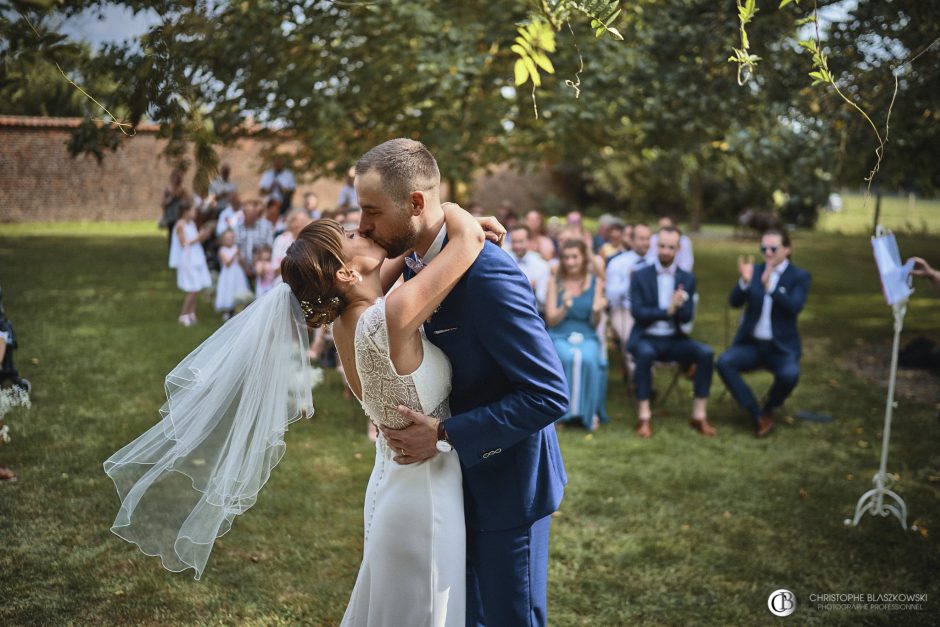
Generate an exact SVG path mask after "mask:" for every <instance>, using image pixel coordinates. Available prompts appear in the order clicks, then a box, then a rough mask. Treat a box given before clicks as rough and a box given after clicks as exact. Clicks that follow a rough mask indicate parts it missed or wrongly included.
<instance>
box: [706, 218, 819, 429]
mask: <svg viewBox="0 0 940 627" xmlns="http://www.w3.org/2000/svg"><path fill="white" fill-rule="evenodd" d="M760 250H761V254H763V256H764V263H760V264H757V265H754V257H753V256H751V255H748V258H747V260H745V259H744V257H738V271H739V272H740V273H741V278H740V279H739V280H738V283H737V285H735V287H734V289H733V290H732V291H731V297H730V298H729V301H730V303H731V306H732V307H735V308H737V307H741V306H746V309H745V311H744V317H743V319H742V321H741V326H740V327H739V328H738V333H737V335H736V336H735V338H734V342H733V343H732V345H731V346H730V347H729V348H728V350H726V351H725V352H724V353H723V354H722V355H721V357H719V358H718V362H717V363H716V364H715V366H716V368H717V369H718V374H719V375H720V376H721V379H722V381H724V382H725V385H726V386H727V387H728V390H729V391H730V392H731V394H732V396H734V399H735V400H736V401H737V402H738V404H739V405H740V406H741V407H742V408H743V409H745V410H746V411H747V412H748V413H749V414H750V415H751V417H752V418H753V419H754V425H755V429H756V432H757V437H759V438H763V437H765V436H766V435H767V434H768V433H770V432H771V431H772V430H773V428H774V420H773V411H774V409H776V408H778V407H780V406H781V405H783V402H784V401H785V400H786V399H787V397H788V396H789V395H790V393H791V392H792V391H793V388H795V387H796V383H797V381H798V380H799V378H800V356H801V354H802V347H801V344H800V333H799V331H798V330H797V325H796V318H797V316H798V315H799V313H800V311H802V310H803V305H804V304H805V303H806V295H807V293H808V292H809V285H810V274H809V272H807V271H806V270H803V269H802V268H798V267H796V266H795V265H794V264H793V263H791V262H790V236H789V234H787V232H786V231H782V230H776V229H771V230H768V231H765V232H764V235H763V236H762V237H761V240H760ZM758 369H765V370H769V371H771V372H772V373H773V375H774V382H773V385H772V386H771V387H770V391H769V392H768V393H767V400H766V402H765V403H764V406H763V407H760V406H759V405H758V403H757V398H755V396H754V392H752V391H751V388H750V387H748V385H747V383H745V382H744V379H743V378H742V377H741V373H743V372H749V371H751V370H758Z"/></svg>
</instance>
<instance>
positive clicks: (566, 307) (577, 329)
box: [545, 239, 607, 431]
mask: <svg viewBox="0 0 940 627" xmlns="http://www.w3.org/2000/svg"><path fill="white" fill-rule="evenodd" d="M589 268H590V254H589V252H588V248H587V246H586V245H585V243H584V241H583V240H580V239H569V240H566V241H564V242H563V243H562V245H561V260H560V263H559V265H558V266H557V267H556V268H553V270H552V278H551V279H550V280H549V282H548V291H547V295H546V302H545V320H546V323H547V326H548V334H549V336H550V337H551V338H552V342H553V343H554V344H555V350H556V352H557V353H558V357H559V358H560V359H561V364H562V366H563V367H564V370H565V378H566V379H567V380H568V395H569V399H570V405H569V407H568V413H566V414H565V415H564V416H562V417H561V418H559V422H572V421H577V422H580V423H581V424H582V425H584V427H586V428H587V429H588V430H590V431H593V430H595V429H597V427H598V425H599V424H600V423H601V422H607V410H606V402H607V361H606V357H605V355H604V352H603V350H602V347H601V343H600V339H599V338H598V336H597V333H596V332H595V330H594V329H595V326H596V325H597V322H598V320H599V319H600V316H601V313H602V312H603V311H604V308H605V307H607V301H606V300H605V299H604V283H603V281H602V280H601V279H599V278H597V277H596V276H594V275H593V274H592V273H591V272H590V271H589Z"/></svg>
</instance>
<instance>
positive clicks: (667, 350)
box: [627, 227, 718, 438]
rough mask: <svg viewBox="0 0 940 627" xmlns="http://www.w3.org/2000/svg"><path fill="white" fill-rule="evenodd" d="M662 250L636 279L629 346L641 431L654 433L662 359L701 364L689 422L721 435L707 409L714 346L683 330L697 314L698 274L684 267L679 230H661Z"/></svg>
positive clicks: (708, 433)
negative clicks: (656, 371)
mask: <svg viewBox="0 0 940 627" xmlns="http://www.w3.org/2000/svg"><path fill="white" fill-rule="evenodd" d="M658 235H659V238H658V239H659V242H658V246H659V250H658V256H657V259H656V262H655V264H653V265H648V266H646V267H644V268H641V269H640V270H637V271H636V272H634V273H633V277H632V278H631V280H630V309H631V312H632V313H633V318H634V320H635V324H634V325H633V330H632V331H631V333H630V341H629V342H627V348H628V349H629V351H630V352H631V353H632V354H633V358H634V359H635V360H636V371H635V378H634V381H635V382H636V399H637V404H638V407H637V418H638V419H639V422H638V424H637V427H636V433H637V435H638V436H639V437H641V438H648V437H650V436H652V435H653V430H652V428H651V426H650V420H651V418H652V411H651V409H650V396H651V395H652V391H653V372H652V371H653V364H654V363H656V362H657V361H664V362H678V363H681V364H695V375H694V387H695V392H694V398H693V399H692V419H691V420H689V425H690V426H691V427H692V428H693V429H695V430H696V431H698V432H699V433H700V434H702V435H704V436H714V435H717V433H718V432H717V431H716V430H715V428H714V427H712V426H711V424H709V422H708V418H707V415H706V408H707V404H708V395H709V391H710V388H711V380H712V369H713V364H712V359H713V357H714V353H713V351H712V349H711V347H710V346H708V345H707V344H703V343H702V342H696V341H695V340H693V339H692V338H690V337H689V336H688V335H686V333H685V331H683V325H687V324H688V323H689V322H691V321H692V317H693V316H694V314H695V304H694V303H695V276H694V275H693V274H692V273H691V272H686V271H685V270H683V269H682V268H679V267H678V264H677V263H676V257H677V253H678V251H679V236H680V235H681V234H680V233H679V231H678V230H676V229H674V228H672V227H663V228H661V229H659V233H658Z"/></svg>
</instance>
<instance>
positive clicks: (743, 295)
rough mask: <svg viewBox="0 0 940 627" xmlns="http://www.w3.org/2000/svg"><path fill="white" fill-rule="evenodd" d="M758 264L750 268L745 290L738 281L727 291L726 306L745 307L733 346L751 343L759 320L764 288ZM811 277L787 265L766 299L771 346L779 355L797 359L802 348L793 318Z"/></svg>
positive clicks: (805, 272)
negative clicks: (768, 305)
mask: <svg viewBox="0 0 940 627" xmlns="http://www.w3.org/2000/svg"><path fill="white" fill-rule="evenodd" d="M766 265H767V264H764V263H761V264H757V265H755V266H754V275H753V277H754V278H753V279H752V280H751V282H750V283H749V284H748V286H747V288H746V289H742V288H741V283H740V281H739V282H738V283H735V286H734V289H733V290H731V296H729V297H728V302H729V304H730V305H731V306H732V307H735V308H737V307H741V306H743V305H747V309H745V310H744V317H743V319H742V320H741V325H740V326H739V327H738V333H737V335H735V337H734V343H735V344H741V343H745V342H753V341H754V328H755V327H756V326H757V321H758V320H760V314H761V311H762V310H763V308H764V294H765V292H764V284H763V283H761V281H760V277H761V276H762V275H763V274H764V267H765V266H766ZM810 281H811V277H810V274H809V272H807V271H806V270H803V269H802V268H798V267H797V266H795V265H793V263H792V262H791V263H790V264H789V265H788V266H787V269H786V270H784V271H783V274H781V275H780V279H779V280H778V281H777V287H776V288H774V291H773V292H771V294H770V298H771V301H772V302H773V308H772V309H771V310H770V328H771V332H772V333H773V342H774V345H775V346H776V347H777V348H779V349H780V350H782V351H785V352H790V353H795V354H796V355H801V354H802V351H803V348H802V345H801V344H800V332H799V330H798V329H797V327H796V317H797V315H798V314H799V313H800V311H802V310H803V305H804V304H806V296H807V294H808V293H809V284H810Z"/></svg>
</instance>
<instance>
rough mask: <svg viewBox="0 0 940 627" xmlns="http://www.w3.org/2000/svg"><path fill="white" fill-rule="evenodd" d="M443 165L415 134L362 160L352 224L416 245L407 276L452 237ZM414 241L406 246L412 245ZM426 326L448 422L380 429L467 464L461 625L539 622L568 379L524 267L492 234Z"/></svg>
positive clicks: (561, 476)
mask: <svg viewBox="0 0 940 627" xmlns="http://www.w3.org/2000/svg"><path fill="white" fill-rule="evenodd" d="M439 186H440V172H439V171H438V168H437V163H436V162H435V161H434V157H433V156H431V153H430V152H428V150H427V148H425V146H424V145H423V144H421V143H419V142H416V141H412V140H408V139H396V140H391V141H388V142H385V143H384V144H381V145H379V146H377V147H375V148H373V149H372V150H370V151H369V152H368V153H366V155H364V156H363V157H362V159H360V160H359V163H358V164H357V166H356V191H357V193H358V198H359V203H360V206H361V207H362V220H361V222H360V225H359V232H360V233H361V234H362V235H364V236H366V237H369V238H371V239H372V240H373V241H375V242H376V243H378V244H379V245H380V246H382V247H383V248H385V249H386V250H387V251H388V253H389V256H390V257H396V256H399V255H401V254H403V253H411V257H410V259H409V270H407V271H406V272H405V278H406V280H407V279H409V278H410V277H411V276H413V275H414V273H415V272H419V271H420V270H421V268H422V267H423V264H424V263H428V262H430V259H431V258H432V257H434V256H435V255H437V254H438V253H439V252H440V250H441V248H442V247H443V246H444V245H446V243H447V233H446V228H445V225H444V213H443V210H442V209H441V204H440V195H439ZM412 251H413V252H412ZM424 328H425V333H426V335H427V337H428V338H429V339H430V341H431V342H433V343H434V344H436V345H437V346H439V347H440V348H441V349H442V350H443V351H444V353H445V354H446V355H447V356H448V358H449V359H450V361H451V364H452V366H453V387H452V390H451V395H450V408H451V412H452V414H453V415H452V417H451V418H449V419H448V420H447V421H446V423H440V425H441V427H442V428H438V424H437V422H436V421H434V420H433V419H431V418H429V417H427V416H424V415H423V414H418V413H416V412H411V411H407V410H405V411H402V414H403V415H405V416H407V417H408V418H410V419H411V420H412V422H413V424H412V425H411V426H409V427H407V428H405V429H401V430H397V431H392V430H386V429H383V434H384V435H385V437H386V439H387V441H388V443H389V445H390V446H392V447H393V448H395V449H399V450H401V451H403V454H402V455H401V456H400V457H397V458H396V461H397V462H399V463H414V462H420V461H423V460H425V459H430V458H431V457H433V456H434V455H436V454H437V452H438V450H446V449H448V448H449V447H451V446H452V447H453V448H454V449H455V450H456V451H457V454H458V456H459V457H460V462H461V469H462V470H463V482H464V501H465V512H466V524H467V624H468V625H487V624H488V625H545V624H546V605H547V599H546V587H547V581H548V539H549V526H550V521H551V515H552V513H553V512H554V511H555V510H556V509H557V508H558V505H559V504H560V503H561V498H562V495H563V493H564V486H565V484H566V483H567V476H566V474H565V469H564V464H563V462H562V458H561V452H560V450H559V446H558V439H557V437H556V435H555V427H554V422H555V421H556V420H557V419H558V418H560V417H561V416H562V415H563V414H564V413H565V412H566V411H567V408H568V384H567V382H566V380H565V374H564V370H563V369H562V366H561V362H560V361H559V359H558V355H557V353H556V352H555V347H554V345H553V344H552V341H551V339H550V338H549V337H548V333H547V332H546V330H545V324H544V323H543V322H542V319H541V318H540V317H539V315H538V312H537V311H536V308H535V298H534V296H533V293H532V288H531V286H530V284H529V281H528V279H527V278H526V276H525V274H523V273H522V271H521V270H520V269H519V268H518V266H517V265H516V264H515V262H514V261H513V260H512V258H511V257H510V256H509V255H507V254H506V253H505V251H503V250H501V249H500V248H499V247H498V246H496V245H495V244H493V243H492V242H487V243H486V245H485V246H484V248H483V251H482V252H481V253H480V255H479V257H478V258H477V260H476V261H475V262H474V263H473V265H472V266H471V267H470V269H469V270H468V271H467V273H466V274H465V275H464V276H463V278H462V279H461V280H460V282H459V283H458V284H457V285H456V287H454V289H453V291H451V293H450V295H448V297H447V298H446V299H445V300H444V302H443V303H442V304H441V307H440V309H439V310H438V311H436V312H435V313H434V314H433V315H432V316H431V318H430V319H429V320H428V321H427V322H426V323H425V326H424Z"/></svg>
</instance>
